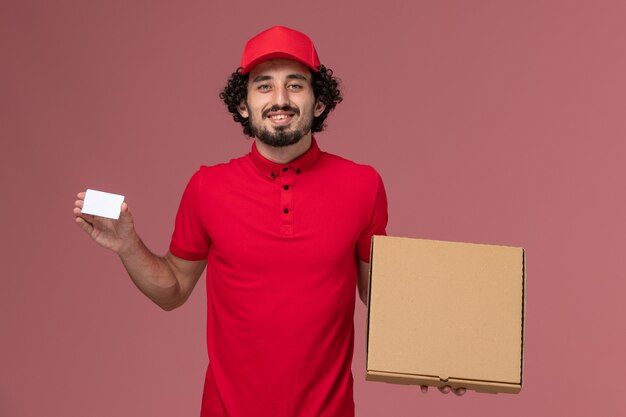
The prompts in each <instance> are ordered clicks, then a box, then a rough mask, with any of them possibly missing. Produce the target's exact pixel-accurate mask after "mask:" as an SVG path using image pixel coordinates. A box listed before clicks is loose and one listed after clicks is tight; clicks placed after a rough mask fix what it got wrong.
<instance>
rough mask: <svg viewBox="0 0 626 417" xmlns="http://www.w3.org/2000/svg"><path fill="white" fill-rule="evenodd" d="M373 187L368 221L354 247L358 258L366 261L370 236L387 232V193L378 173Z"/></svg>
mask: <svg viewBox="0 0 626 417" xmlns="http://www.w3.org/2000/svg"><path fill="white" fill-rule="evenodd" d="M375 187H376V192H375V193H373V194H374V201H373V203H372V205H371V214H370V222H369V224H368V225H367V227H366V228H365V229H364V230H363V232H361V235H360V236H359V240H358V241H357V247H356V249H357V254H358V256H359V259H360V260H361V261H363V262H366V263H369V261H370V248H371V246H372V236H374V235H386V234H387V231H386V227H387V194H386V193H385V186H384V185H383V180H382V178H381V177H380V175H378V173H376V186H375Z"/></svg>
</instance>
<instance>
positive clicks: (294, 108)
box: [263, 105, 300, 118]
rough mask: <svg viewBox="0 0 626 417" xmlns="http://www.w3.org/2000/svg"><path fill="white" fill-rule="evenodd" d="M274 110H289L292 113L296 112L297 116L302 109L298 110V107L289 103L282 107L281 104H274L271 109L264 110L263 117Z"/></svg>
mask: <svg viewBox="0 0 626 417" xmlns="http://www.w3.org/2000/svg"><path fill="white" fill-rule="evenodd" d="M273 111H288V112H290V113H293V114H295V115H296V116H299V115H300V110H298V109H297V108H296V107H291V106H288V105H284V106H282V107H281V106H278V105H276V106H272V107H270V108H269V109H267V110H265V111H264V112H263V118H266V117H267V115H268V113H270V112H273Z"/></svg>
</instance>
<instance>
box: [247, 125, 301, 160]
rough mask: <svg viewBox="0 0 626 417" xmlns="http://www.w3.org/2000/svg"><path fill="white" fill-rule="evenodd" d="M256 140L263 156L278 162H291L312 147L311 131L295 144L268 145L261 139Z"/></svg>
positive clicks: (257, 147)
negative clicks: (278, 146)
mask: <svg viewBox="0 0 626 417" xmlns="http://www.w3.org/2000/svg"><path fill="white" fill-rule="evenodd" d="M254 140H255V141H256V149H257V150H258V151H259V153H260V154H261V155H262V156H263V157H265V158H267V159H269V160H270V161H272V162H276V163H277V164H286V163H289V162H291V161H293V160H294V159H296V158H297V157H299V156H300V155H302V154H303V153H305V152H306V151H308V150H309V148H310V147H311V133H310V132H309V133H308V134H306V135H305V136H303V137H302V139H300V140H299V141H298V143H294V144H293V145H289V146H282V147H280V148H277V147H275V146H269V145H266V144H265V143H263V142H261V141H260V140H259V139H254Z"/></svg>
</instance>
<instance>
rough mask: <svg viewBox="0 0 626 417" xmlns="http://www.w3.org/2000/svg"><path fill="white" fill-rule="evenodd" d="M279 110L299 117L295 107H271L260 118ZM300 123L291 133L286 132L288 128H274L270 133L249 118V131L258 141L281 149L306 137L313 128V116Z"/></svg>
mask: <svg viewBox="0 0 626 417" xmlns="http://www.w3.org/2000/svg"><path fill="white" fill-rule="evenodd" d="M280 110H282V111H289V112H292V113H294V115H296V116H298V115H300V111H299V110H298V109H297V108H295V107H290V106H283V107H279V106H273V107H272V108H270V109H268V110H266V111H265V112H264V113H263V116H262V118H266V117H267V113H269V112H272V111H274V112H275V111H280ZM301 122H302V123H301V124H302V126H299V127H298V128H296V129H294V130H291V131H287V129H289V126H275V127H274V132H270V131H269V130H268V129H267V128H265V127H262V125H261V123H259V124H258V125H257V124H256V123H255V122H254V120H253V119H252V117H251V118H250V131H251V132H252V136H254V137H255V138H257V139H259V140H260V141H261V142H263V143H264V144H266V145H269V146H273V147H276V148H281V147H284V146H289V145H293V144H296V143H298V142H299V141H300V139H302V138H303V137H304V135H306V134H307V133H309V132H310V131H311V126H313V115H311V117H310V118H307V119H303V120H302V121H301Z"/></svg>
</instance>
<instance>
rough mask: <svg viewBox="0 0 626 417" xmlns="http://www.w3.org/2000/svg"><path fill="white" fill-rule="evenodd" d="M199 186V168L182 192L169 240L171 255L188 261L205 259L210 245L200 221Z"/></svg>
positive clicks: (200, 176) (200, 177)
mask: <svg viewBox="0 0 626 417" xmlns="http://www.w3.org/2000/svg"><path fill="white" fill-rule="evenodd" d="M201 187H202V175H201V170H199V171H198V172H196V173H195V174H194V175H193V176H192V177H191V179H190V180H189V183H188V184H187V187H186V188H185V191H184V192H183V197H182V199H181V201H180V206H179V207H178V213H177V214H176V224H175V227H174V233H173V234H172V240H171V242H170V252H171V253H172V255H174V256H176V257H178V258H181V259H186V260H188V261H201V260H205V259H206V258H207V254H208V253H209V247H210V246H211V239H210V238H209V235H208V234H207V232H206V229H205V227H204V225H203V223H202V215H201V213H202V200H201V196H202V194H201V193H200V190H201Z"/></svg>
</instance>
